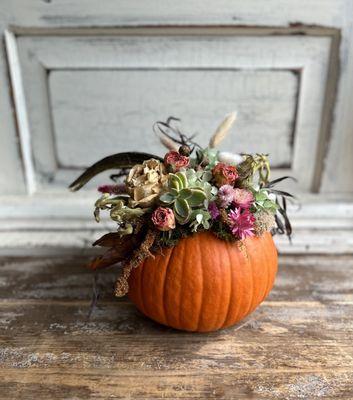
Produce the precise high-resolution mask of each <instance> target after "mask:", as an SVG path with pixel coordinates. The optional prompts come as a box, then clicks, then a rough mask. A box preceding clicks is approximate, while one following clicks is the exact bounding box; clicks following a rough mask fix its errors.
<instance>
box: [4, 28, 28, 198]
mask: <svg viewBox="0 0 353 400" xmlns="http://www.w3.org/2000/svg"><path fill="white" fill-rule="evenodd" d="M5 41H6V49H7V55H8V60H9V67H10V74H11V82H12V86H13V91H14V102H15V105H16V111H17V115H18V116H19V118H18V122H17V123H18V128H19V135H20V140H21V150H22V158H23V165H24V170H25V177H26V184H27V190H28V194H33V193H34V192H35V190H36V180H35V172H34V166H33V160H32V152H31V149H32V146H31V133H30V128H29V123H28V115H27V114H28V112H27V107H26V100H25V94H24V90H23V89H24V88H23V82H22V74H21V66H20V63H19V59H18V53H17V45H16V39H15V36H14V34H13V33H11V32H9V31H5Z"/></svg>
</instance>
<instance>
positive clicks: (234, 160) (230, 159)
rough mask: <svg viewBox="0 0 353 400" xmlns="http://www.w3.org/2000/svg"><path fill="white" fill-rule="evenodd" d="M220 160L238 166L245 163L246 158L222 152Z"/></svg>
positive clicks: (219, 156) (219, 155) (219, 154)
mask: <svg viewBox="0 0 353 400" xmlns="http://www.w3.org/2000/svg"><path fill="white" fill-rule="evenodd" d="M218 160H219V161H220V162H223V163H226V164H232V165H238V164H240V163H242V162H243V161H244V157H243V156H242V155H241V154H237V153H230V152H228V151H220V152H219V153H218Z"/></svg>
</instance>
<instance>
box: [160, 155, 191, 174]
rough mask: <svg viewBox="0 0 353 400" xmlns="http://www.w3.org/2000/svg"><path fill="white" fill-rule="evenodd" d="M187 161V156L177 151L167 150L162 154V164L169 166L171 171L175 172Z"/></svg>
mask: <svg viewBox="0 0 353 400" xmlns="http://www.w3.org/2000/svg"><path fill="white" fill-rule="evenodd" d="M189 162H190V160H189V157H186V156H183V155H182V154H180V153H178V152H177V151H169V152H168V153H167V154H166V155H165V156H164V165H165V166H167V167H169V166H170V167H171V169H172V170H173V172H177V171H179V170H180V169H181V168H184V167H187V166H188V165H189Z"/></svg>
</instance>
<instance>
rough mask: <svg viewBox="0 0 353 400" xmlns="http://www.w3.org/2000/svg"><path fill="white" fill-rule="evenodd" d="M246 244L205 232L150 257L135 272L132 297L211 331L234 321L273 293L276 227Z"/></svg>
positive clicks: (152, 313)
mask: <svg viewBox="0 0 353 400" xmlns="http://www.w3.org/2000/svg"><path fill="white" fill-rule="evenodd" d="M243 243H244V246H243V248H239V246H237V245H236V244H234V243H228V242H225V241H223V240H220V239H218V238H216V237H215V236H214V235H213V234H212V233H210V232H203V233H199V234H196V235H194V236H191V237H189V238H186V239H182V240H181V241H180V242H179V243H178V245H177V246H175V247H171V248H165V249H163V250H162V254H157V255H156V256H155V258H152V257H150V258H148V259H146V261H145V262H144V263H143V265H141V266H140V267H139V268H135V269H133V271H132V273H131V275H130V278H129V287H130V289H129V297H130V299H131V300H132V301H133V302H134V303H135V305H136V306H137V308H138V309H139V310H140V311H141V312H142V313H143V314H145V315H147V316H148V317H150V318H151V319H153V320H155V321H157V322H159V323H161V324H164V325H168V326H171V327H173V328H176V329H181V330H185V331H195V332H209V331H214V330H217V329H220V328H226V327H228V326H231V325H233V324H235V323H237V322H238V321H240V320H241V319H242V318H244V317H245V316H246V315H248V314H249V313H250V312H252V311H253V310H254V309H255V308H256V307H257V306H258V305H259V304H260V303H261V302H262V301H263V300H264V299H265V298H266V296H267V295H268V294H269V292H270V290H271V288H272V285H273V282H274V279H275V276H276V272H277V251H276V248H275V245H274V242H273V239H272V236H271V234H270V233H268V232H266V233H265V234H264V235H262V236H261V237H249V238H247V239H245V240H244V241H243Z"/></svg>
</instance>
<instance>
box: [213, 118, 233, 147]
mask: <svg viewBox="0 0 353 400" xmlns="http://www.w3.org/2000/svg"><path fill="white" fill-rule="evenodd" d="M236 118H237V113H236V112H235V111H234V112H232V113H230V114H228V115H226V117H225V119H224V120H223V121H222V123H221V124H220V125H219V127H218V128H217V130H216V132H215V133H214V134H213V135H212V137H211V140H210V143H209V147H211V148H213V147H217V146H218V145H219V144H220V143H221V142H222V141H223V140H224V138H225V137H226V136H227V135H228V133H229V131H230V128H231V127H232V125H233V124H234V121H235V120H236Z"/></svg>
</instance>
